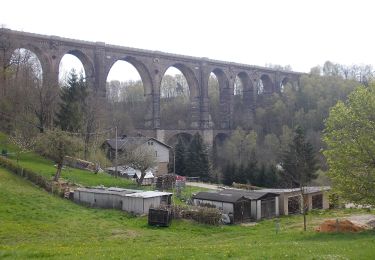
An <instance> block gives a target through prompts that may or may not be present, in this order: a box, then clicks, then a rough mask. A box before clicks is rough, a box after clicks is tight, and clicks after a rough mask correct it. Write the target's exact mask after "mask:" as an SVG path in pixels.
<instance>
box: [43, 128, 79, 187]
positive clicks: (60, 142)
mask: <svg viewBox="0 0 375 260" xmlns="http://www.w3.org/2000/svg"><path fill="white" fill-rule="evenodd" d="M81 147H82V145H81V141H80V140H79V139H78V138H75V137H72V136H70V135H69V134H68V133H66V132H63V131H61V130H50V131H46V132H45V133H42V134H40V136H39V138H38V140H37V146H36V148H37V151H38V152H39V153H41V154H42V155H44V156H47V157H49V158H51V159H52V160H54V161H55V162H56V163H57V170H56V173H55V177H54V181H58V180H59V178H60V175H61V170H62V167H63V163H64V158H65V156H74V155H75V154H76V153H78V152H79V151H80V150H81Z"/></svg>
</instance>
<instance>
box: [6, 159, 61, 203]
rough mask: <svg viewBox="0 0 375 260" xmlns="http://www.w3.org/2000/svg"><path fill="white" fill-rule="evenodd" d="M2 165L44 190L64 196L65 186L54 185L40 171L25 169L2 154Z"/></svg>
mask: <svg viewBox="0 0 375 260" xmlns="http://www.w3.org/2000/svg"><path fill="white" fill-rule="evenodd" d="M0 166H2V167H4V168H6V169H8V170H9V171H11V172H13V173H15V174H16V175H19V176H21V177H23V178H25V179H27V180H29V181H31V182H32V183H34V184H35V185H37V186H39V187H41V188H43V189H44V190H46V191H48V192H52V193H53V194H56V195H58V196H60V197H63V196H64V188H62V187H60V186H59V185H58V184H57V185H54V184H53V183H52V181H51V180H48V179H46V178H45V177H43V176H41V175H39V174H38V173H36V172H34V171H32V170H29V169H24V168H22V167H21V166H19V165H18V164H16V163H14V162H13V161H11V160H9V159H7V158H5V157H3V156H0Z"/></svg>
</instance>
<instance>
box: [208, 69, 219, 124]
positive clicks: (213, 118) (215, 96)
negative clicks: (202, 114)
mask: <svg viewBox="0 0 375 260" xmlns="http://www.w3.org/2000/svg"><path fill="white" fill-rule="evenodd" d="M208 98H209V101H210V107H209V111H210V115H209V122H210V124H211V125H213V126H218V125H220V87H219V80H218V79H217V77H216V75H215V73H213V72H211V73H210V76H209V78H208Z"/></svg>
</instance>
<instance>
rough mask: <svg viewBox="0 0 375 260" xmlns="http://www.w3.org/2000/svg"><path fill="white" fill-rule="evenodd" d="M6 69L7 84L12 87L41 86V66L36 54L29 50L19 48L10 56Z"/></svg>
mask: <svg viewBox="0 0 375 260" xmlns="http://www.w3.org/2000/svg"><path fill="white" fill-rule="evenodd" d="M8 68H9V69H8V71H7V76H8V80H10V82H8V84H11V85H12V86H11V87H12V88H17V87H22V88H23V89H24V90H28V89H29V87H41V86H42V85H43V68H42V64H41V61H40V60H39V58H38V56H37V55H36V54H35V53H34V52H33V51H31V50H29V49H25V48H19V49H16V50H14V52H13V53H12V55H11V57H10V61H9V67H8Z"/></svg>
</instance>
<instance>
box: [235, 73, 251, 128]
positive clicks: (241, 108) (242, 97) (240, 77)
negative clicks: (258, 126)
mask: <svg viewBox="0 0 375 260" xmlns="http://www.w3.org/2000/svg"><path fill="white" fill-rule="evenodd" d="M235 82H236V84H235V85H237V89H239V90H240V91H237V95H234V101H233V103H234V104H233V116H232V117H233V119H232V127H233V128H237V127H238V126H241V127H245V128H249V127H250V125H251V124H252V109H253V106H254V88H253V84H252V82H251V79H250V77H249V76H248V74H247V73H246V72H240V73H238V74H237V76H236V80H235Z"/></svg>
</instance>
